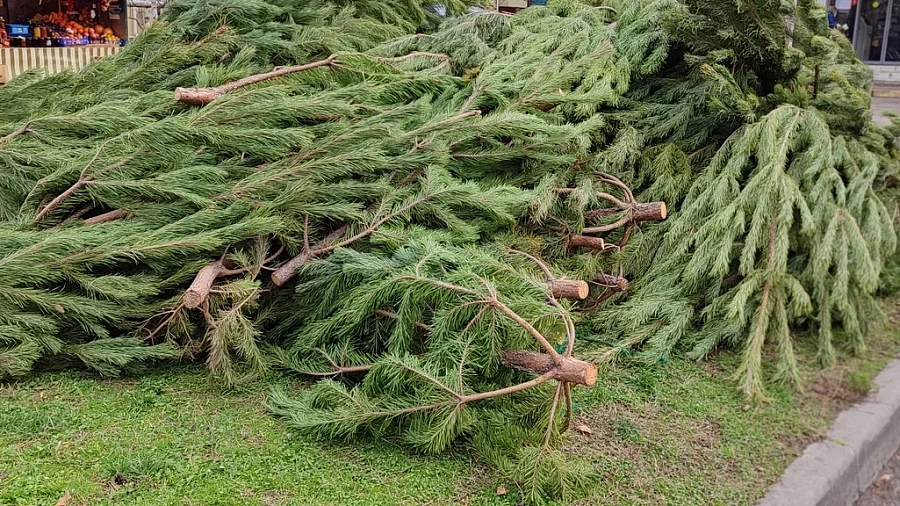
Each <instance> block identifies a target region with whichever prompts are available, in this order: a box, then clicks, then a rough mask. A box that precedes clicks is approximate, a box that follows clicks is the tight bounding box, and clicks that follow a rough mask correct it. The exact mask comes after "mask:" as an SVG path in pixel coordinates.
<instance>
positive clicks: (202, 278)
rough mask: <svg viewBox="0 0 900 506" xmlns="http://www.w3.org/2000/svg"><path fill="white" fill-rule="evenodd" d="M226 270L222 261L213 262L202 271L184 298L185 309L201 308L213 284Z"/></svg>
mask: <svg viewBox="0 0 900 506" xmlns="http://www.w3.org/2000/svg"><path fill="white" fill-rule="evenodd" d="M224 270H225V266H224V265H223V264H222V262H220V261H216V262H213V263H211V264H208V265H206V266H205V267H203V268H202V269H200V272H198V273H197V276H196V277H195V278H194V282H193V283H191V286H190V288H188V289H187V291H186V292H184V295H183V296H182V300H183V301H184V307H187V308H190V309H193V308H197V307H200V306H201V305H202V304H203V303H204V302H206V300H207V299H208V298H209V291H210V290H212V286H213V283H215V282H216V279H217V278H218V277H219V276H220V275H221V274H222V271H224Z"/></svg>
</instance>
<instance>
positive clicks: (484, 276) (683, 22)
mask: <svg viewBox="0 0 900 506" xmlns="http://www.w3.org/2000/svg"><path fill="white" fill-rule="evenodd" d="M787 4H790V2H787V3H785V4H782V2H780V1H777V0H752V1H745V0H741V1H738V0H727V1H720V0H717V1H712V0H687V1H684V2H677V1H676V0H627V1H626V0H610V1H608V2H605V3H603V4H602V5H586V4H582V3H579V2H576V1H574V0H560V1H555V2H554V1H551V2H550V4H549V5H548V6H547V7H546V8H529V9H526V10H525V11H523V12H521V13H519V14H517V15H515V16H506V15H503V14H498V13H490V12H474V13H469V14H466V11H467V10H468V9H469V7H470V5H469V4H468V3H466V2H465V1H462V2H453V3H452V4H450V5H448V6H447V10H448V13H449V14H450V16H449V17H447V18H441V17H439V16H437V15H435V14H433V13H432V12H433V10H429V9H426V6H427V2H424V3H419V2H409V1H406V2H403V1H384V0H382V1H377V2H375V1H372V2H353V3H352V4H346V3H341V2H331V1H310V2H305V1H299V0H250V1H247V0H241V1H238V0H205V1H202V2H200V1H196V0H180V1H174V2H171V3H170V4H169V6H168V7H167V9H168V10H167V12H166V16H165V17H164V20H163V21H161V22H159V23H157V24H155V25H154V26H153V27H151V28H150V29H149V30H148V31H147V32H146V33H145V34H143V35H141V36H140V37H139V38H137V39H136V40H135V41H133V42H132V43H131V44H129V45H128V46H127V47H126V48H125V49H124V50H123V51H122V52H120V53H119V54H118V55H116V56H114V57H110V58H107V59H104V60H101V61H98V62H96V63H94V64H92V65H91V66H89V67H87V68H86V69H84V70H82V71H80V72H77V73H62V74H56V75H53V76H43V75H41V74H40V73H39V72H33V73H30V74H26V75H24V76H21V77H19V78H17V79H15V80H13V81H12V82H11V83H10V84H9V85H7V86H5V87H3V88H0V103H3V104H4V106H3V108H2V110H0V378H10V377H12V378H15V377H19V376H22V375H25V374H28V373H30V372H31V371H34V370H44V369H49V368H59V367H70V366H74V367H87V368H90V369H93V370H95V371H97V372H99V373H100V374H103V375H115V374H119V373H121V372H122V371H135V370H140V369H141V368H142V367H145V366H147V365H148V364H152V363H154V362H156V361H161V360H201V361H205V363H206V364H207V365H208V367H209V369H210V372H211V375H212V376H211V377H212V378H213V379H214V381H216V382H217V383H219V384H222V385H225V386H229V385H234V384H236V383H238V382H241V381H246V380H248V379H251V378H253V377H255V376H258V375H260V374H263V373H265V372H266V371H267V370H268V369H270V368H273V367H277V368H281V369H286V370H290V371H294V372H296V373H297V374H300V375H302V376H304V377H307V378H311V379H313V380H314V382H313V383H312V385H311V386H310V387H309V388H308V389H305V390H303V391H302V392H301V393H300V394H291V395H288V394H285V393H283V392H273V393H272V396H271V409H272V410H273V412H274V413H276V414H278V415H279V416H281V417H283V418H284V419H285V420H286V421H287V423H289V424H290V425H291V426H292V427H295V428H296V429H299V430H300V431H301V432H303V433H306V434H310V435H314V436H320V437H326V438H340V439H346V438H359V437H372V436H375V437H382V438H389V439H392V440H395V441H399V442H401V443H403V444H405V445H407V446H408V447H410V448H413V449H416V450H419V451H426V452H441V451H444V450H445V449H447V448H448V447H450V446H451V445H454V446H457V447H468V448H472V449H473V450H474V451H475V452H476V453H477V454H478V455H479V456H480V457H481V458H482V459H484V460H486V461H487V462H489V463H490V464H492V465H494V466H495V467H496V468H498V469H499V470H500V471H501V472H503V473H505V474H506V475H508V476H509V477H510V478H511V479H514V480H516V481H518V482H519V483H521V485H522V490H523V493H524V496H525V498H526V499H527V500H529V501H531V502H542V501H544V500H546V499H548V498H553V497H561V496H565V495H566V494H569V493H572V491H573V490H576V489H577V488H578V486H580V485H582V484H584V483H585V482H586V480H587V478H589V477H590V475H591V472H590V469H586V468H585V467H584V466H581V465H579V464H578V463H577V462H571V461H569V459H567V458H566V456H564V455H561V454H560V453H559V452H558V451H556V450H554V446H555V443H556V442H557V441H558V440H559V439H560V437H562V434H563V432H565V431H566V429H567V428H568V426H569V423H570V421H571V418H572V411H573V403H572V387H573V385H582V386H592V385H594V384H595V382H596V380H597V365H598V364H603V363H606V362H609V361H611V360H616V359H617V358H620V357H622V356H624V355H628V356H629V357H630V358H631V359H637V360H643V361H648V362H655V361H658V360H660V359H663V358H665V357H666V356H668V355H669V354H671V353H675V352H684V351H685V350H686V351H688V352H689V354H690V355H691V356H693V357H696V358H702V357H705V356H706V355H708V354H710V353H711V352H713V351H714V350H717V349H719V348H722V347H726V348H734V349H736V350H738V351H739V352H740V353H742V354H743V360H742V362H741V366H740V368H739V369H738V370H737V371H736V372H735V377H736V380H737V382H738V383H739V385H740V388H741V389H742V391H743V392H744V394H745V395H747V396H749V397H757V398H762V397H764V382H765V381H766V380H767V379H773V380H780V381H788V382H791V381H797V379H798V372H797V365H796V360H797V359H796V356H795V352H794V339H795V338H794V337H792V335H793V334H794V331H795V330H798V329H802V330H805V331H807V332H804V335H813V336H816V337H815V338H816V339H817V340H818V344H817V349H818V359H819V360H820V361H821V362H822V363H823V364H828V363H830V362H832V361H833V360H834V357H835V348H836V347H840V346H847V347H850V348H851V349H853V350H854V351H861V350H862V349H864V346H865V342H864V336H865V334H866V331H867V328H868V325H870V324H871V322H873V321H876V320H877V318H875V316H876V315H877V307H876V305H875V298H874V297H875V295H876V294H877V292H878V290H879V288H880V287H881V286H882V285H883V284H884V283H885V276H884V275H883V271H885V270H886V269H889V268H890V267H891V264H890V260H891V258H893V255H894V252H895V249H896V223H895V216H896V205H897V204H896V200H894V199H893V198H892V197H891V195H892V192H893V193H894V194H896V186H897V181H898V179H897V177H898V167H900V164H898V151H897V149H896V148H895V146H894V139H895V134H897V133H898V131H897V130H895V129H885V128H879V127H876V126H875V125H874V124H873V123H872V121H871V116H870V112H869V108H870V101H869V98H868V92H867V87H868V86H869V85H870V84H871V74H870V72H869V70H868V69H867V68H866V66H865V65H863V64H862V63H860V62H859V61H858V60H856V58H855V57H854V55H853V51H852V48H851V46H850V45H849V43H848V42H847V40H846V39H845V38H844V37H843V36H842V35H840V34H839V33H837V32H833V31H829V30H828V27H827V22H826V18H825V14H824V11H823V10H822V9H821V8H820V7H819V6H818V5H817V4H818V2H815V1H813V0H801V1H800V2H799V3H798V5H796V6H794V5H787ZM109 76H113V77H112V79H110V77H109ZM764 357H765V360H764Z"/></svg>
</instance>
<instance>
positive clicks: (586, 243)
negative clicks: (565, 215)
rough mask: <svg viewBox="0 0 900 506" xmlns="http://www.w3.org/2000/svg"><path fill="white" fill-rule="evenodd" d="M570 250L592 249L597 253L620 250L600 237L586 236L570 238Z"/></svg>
mask: <svg viewBox="0 0 900 506" xmlns="http://www.w3.org/2000/svg"><path fill="white" fill-rule="evenodd" d="M569 247H570V248H590V249H595V250H597V251H606V250H608V249H619V247H618V246H617V245H615V244H609V243H607V242H606V241H604V240H603V239H601V238H599V237H590V236H586V235H573V236H569Z"/></svg>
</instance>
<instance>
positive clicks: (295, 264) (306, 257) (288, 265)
mask: <svg viewBox="0 0 900 506" xmlns="http://www.w3.org/2000/svg"><path fill="white" fill-rule="evenodd" d="M346 232H347V225H344V226H342V227H340V228H338V229H337V230H335V231H334V232H332V233H330V234H328V237H326V238H325V239H322V242H320V243H319V244H317V245H315V246H313V247H312V248H310V249H308V250H305V251H303V252H302V253H300V254H299V255H297V256H295V257H294V258H292V259H290V260H288V261H287V262H285V264H284V265H282V266H281V267H279V268H277V269H275V272H273V273H272V282H273V283H275V284H276V285H278V286H284V284H285V283H287V282H288V281H290V280H291V279H293V278H294V276H296V275H297V272H298V271H299V270H300V268H301V267H303V264H305V263H306V262H309V261H310V260H312V259H313V258H315V257H316V255H317V254H319V253H321V252H322V250H324V249H326V248H328V245H329V244H331V243H332V242H334V241H336V240H338V239H340V238H341V237H343V235H344V233H346Z"/></svg>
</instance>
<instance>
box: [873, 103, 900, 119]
mask: <svg viewBox="0 0 900 506" xmlns="http://www.w3.org/2000/svg"><path fill="white" fill-rule="evenodd" d="M885 111H897V113H898V114H900V98H873V99H872V119H874V120H875V123H877V124H879V125H890V124H891V121H890V120H889V119H888V117H887V116H885V115H884V112H885Z"/></svg>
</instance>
